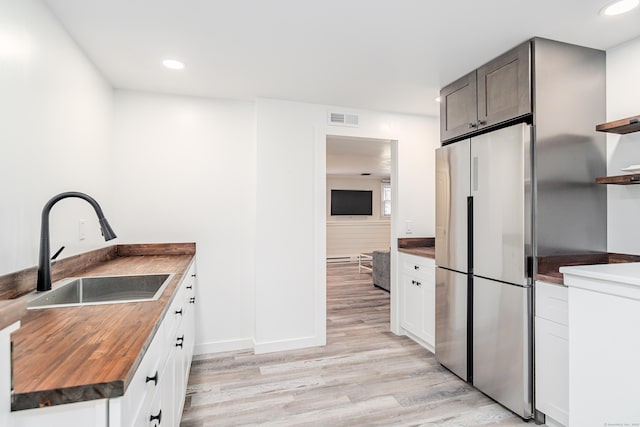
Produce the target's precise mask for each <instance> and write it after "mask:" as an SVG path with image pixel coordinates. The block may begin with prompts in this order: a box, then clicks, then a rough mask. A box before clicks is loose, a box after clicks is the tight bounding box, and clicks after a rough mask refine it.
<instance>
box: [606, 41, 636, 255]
mask: <svg viewBox="0 0 640 427" xmlns="http://www.w3.org/2000/svg"><path fill="white" fill-rule="evenodd" d="M638 76H640V38H636V39H634V40H631V41H628V42H626V43H624V44H622V45H619V46H617V47H614V48H612V49H609V50H608V51H607V121H613V120H619V119H623V118H625V117H630V116H636V115H638V114H640V85H638ZM607 155H608V163H607V174H608V175H621V174H623V173H624V172H622V171H620V169H622V168H624V167H627V166H629V165H638V164H640V132H636V133H631V134H627V135H616V134H607ZM607 187H608V188H607V196H608V211H607V234H608V243H607V247H608V250H609V252H621V253H629V254H640V226H638V218H640V185H609V186H607Z"/></svg>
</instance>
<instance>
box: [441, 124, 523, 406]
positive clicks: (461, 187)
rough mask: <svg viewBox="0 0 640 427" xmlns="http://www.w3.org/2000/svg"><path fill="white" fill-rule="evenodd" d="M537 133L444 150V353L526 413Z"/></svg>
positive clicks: (519, 132)
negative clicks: (533, 157)
mask: <svg viewBox="0 0 640 427" xmlns="http://www.w3.org/2000/svg"><path fill="white" fill-rule="evenodd" d="M531 141H532V136H531V126H529V125H527V124H525V123H521V124H517V125H514V126H511V127H507V128H503V129H500V130H496V131H493V132H489V133H485V134H482V135H479V136H475V137H473V138H470V139H466V140H463V141H459V142H456V143H454V144H450V145H447V146H444V147H442V148H439V149H438V150H437V151H436V264H437V266H438V268H437V270H436V345H435V351H436V358H437V359H438V361H439V362H440V363H441V364H442V365H444V366H446V367H447V368H449V369H450V370H451V371H452V372H454V373H455V374H456V375H458V376H459V377H461V378H462V379H464V380H466V381H469V382H472V383H473V385H474V386H475V387H476V388H478V389H479V390H480V391H482V392H484V393H485V394H487V395H488V396H490V397H492V398H493V399H495V400H496V401H498V402H499V403H501V404H502V405H504V406H506V407H507V408H509V409H511V410H512V411H513V412H515V413H517V414H518V415H520V416H521V417H523V418H530V417H531V416H532V413H533V403H532V400H533V397H532V381H533V379H532V378H533V374H532V342H531V340H532V321H533V313H532V301H531V299H532V292H531V286H532V274H533V272H532V269H533V257H532V255H533V254H532V238H533V236H534V230H533V223H532V212H533V191H532V182H533V181H532V177H531V172H532V144H531Z"/></svg>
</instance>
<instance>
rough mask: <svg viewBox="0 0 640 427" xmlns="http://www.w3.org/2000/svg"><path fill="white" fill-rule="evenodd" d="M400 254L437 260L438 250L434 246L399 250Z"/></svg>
mask: <svg viewBox="0 0 640 427" xmlns="http://www.w3.org/2000/svg"><path fill="white" fill-rule="evenodd" d="M398 252H402V253H405V254H411V255H417V256H421V257H424V258H431V259H435V258H436V248H435V247H433V246H427V247H422V248H420V247H418V248H398Z"/></svg>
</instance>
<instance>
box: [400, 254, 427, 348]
mask: <svg viewBox="0 0 640 427" xmlns="http://www.w3.org/2000/svg"><path fill="white" fill-rule="evenodd" d="M398 259H399V265H400V267H399V268H400V275H399V277H400V281H399V282H400V326H401V327H402V328H403V329H404V330H405V332H407V335H409V337H411V338H412V339H414V340H415V341H416V342H418V343H419V344H420V345H422V346H424V347H426V348H427V349H428V350H430V351H433V349H434V345H435V326H436V320H435V311H436V298H435V295H436V287H435V274H436V265H435V261H434V260H433V259H431V258H424V257H420V256H416V255H411V254H406V253H402V252H401V253H399V254H398Z"/></svg>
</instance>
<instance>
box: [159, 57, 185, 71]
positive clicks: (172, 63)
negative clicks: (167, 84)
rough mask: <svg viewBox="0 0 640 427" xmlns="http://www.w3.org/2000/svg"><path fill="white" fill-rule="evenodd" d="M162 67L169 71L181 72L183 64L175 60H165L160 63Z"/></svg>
mask: <svg viewBox="0 0 640 427" xmlns="http://www.w3.org/2000/svg"><path fill="white" fill-rule="evenodd" d="M162 65H164V66H165V67H167V68H169V69H171V70H182V69H183V68H184V64H183V63H182V62H180V61H176V60H175V59H165V60H164V61H162Z"/></svg>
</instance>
